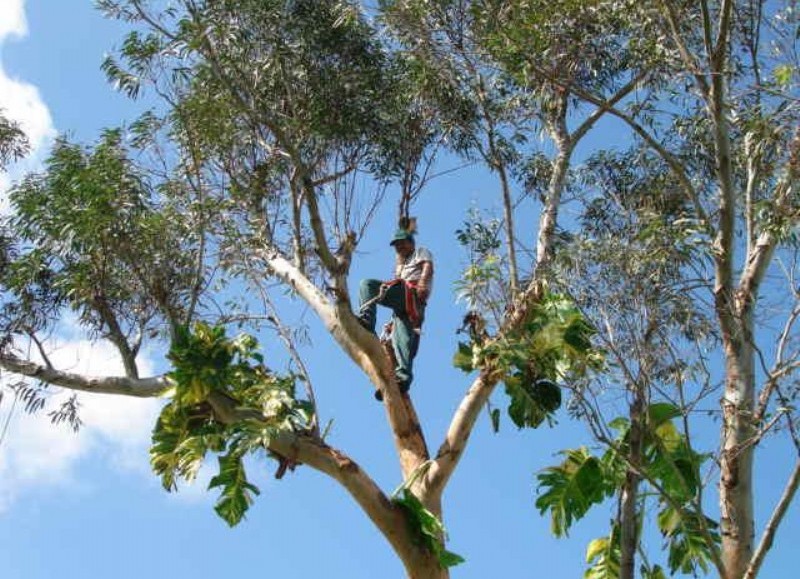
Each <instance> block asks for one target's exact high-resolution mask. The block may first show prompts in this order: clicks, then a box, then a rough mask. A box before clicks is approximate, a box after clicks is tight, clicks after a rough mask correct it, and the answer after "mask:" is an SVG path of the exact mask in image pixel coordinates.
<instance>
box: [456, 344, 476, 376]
mask: <svg viewBox="0 0 800 579" xmlns="http://www.w3.org/2000/svg"><path fill="white" fill-rule="evenodd" d="M453 366H455V367H456V368H458V369H459V370H461V371H462V372H467V373H469V372H472V371H473V370H474V368H473V366H472V348H471V347H470V345H469V344H465V343H464V342H459V343H458V350H457V351H456V353H455V354H454V355H453Z"/></svg>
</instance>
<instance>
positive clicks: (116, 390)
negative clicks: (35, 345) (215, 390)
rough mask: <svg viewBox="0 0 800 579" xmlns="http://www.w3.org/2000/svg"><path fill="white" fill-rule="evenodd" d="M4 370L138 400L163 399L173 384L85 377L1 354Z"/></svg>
mask: <svg viewBox="0 0 800 579" xmlns="http://www.w3.org/2000/svg"><path fill="white" fill-rule="evenodd" d="M0 368H3V369H4V370H7V371H9V372H11V373H13V374H19V375H21V376H26V377H28V378H34V379H36V380H41V381H42V382H46V383H47V384H52V385H54V386H61V387H62V388H67V389H69V390H80V391H82V392H92V393H96V394H121V395H123V396H134V397H137V398H153V397H156V396H161V395H162V394H164V392H165V391H166V390H168V389H169V388H170V387H171V383H170V381H169V379H168V378H167V377H166V376H153V377H151V378H132V377H129V376H84V375H81V374H74V373H72V372H62V371H60V370H56V369H54V368H52V367H47V366H42V365H40V364H36V363H34V362H31V361H29V360H23V359H21V358H18V357H16V356H14V355H13V354H10V353H7V352H4V353H0Z"/></svg>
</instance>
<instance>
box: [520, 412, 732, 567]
mask: <svg viewBox="0 0 800 579" xmlns="http://www.w3.org/2000/svg"><path fill="white" fill-rule="evenodd" d="M679 416H680V411H679V410H678V409H677V408H676V407H674V406H672V405H671V404H667V403H653V404H651V405H650V406H649V407H648V408H647V412H646V419H645V422H644V425H643V430H644V439H643V456H642V464H641V465H639V466H638V467H637V470H638V472H637V474H641V475H642V476H643V477H644V480H645V483H646V484H649V485H650V486H651V487H652V490H654V491H655V496H656V497H657V502H658V505H659V512H658V515H657V518H656V519H657V525H658V528H659V530H660V531H661V533H662V535H663V536H664V541H665V547H666V550H667V558H668V560H667V563H668V566H669V569H670V571H671V572H673V573H674V572H676V571H680V572H682V573H695V572H696V571H697V570H698V569H699V570H702V571H703V572H706V571H707V570H708V568H709V564H710V562H711V560H712V554H713V552H714V550H716V549H717V548H718V545H719V542H720V536H719V534H718V532H717V531H716V528H717V523H716V522H715V521H713V520H712V519H710V518H708V517H706V516H705V515H704V514H702V513H698V512H697V510H696V506H695V505H696V499H697V497H698V492H699V489H700V487H701V484H702V481H701V480H700V467H701V465H702V463H703V462H704V461H705V460H706V459H707V458H708V457H707V456H705V455H701V454H698V453H696V452H695V451H694V450H692V448H691V447H690V446H689V443H688V441H687V439H686V436H685V435H683V434H681V433H680V432H679V431H678V429H677V427H676V426H675V424H674V422H673V420H674V419H675V418H677V417H679ZM611 426H612V427H613V428H615V429H616V430H617V432H618V435H617V438H616V441H615V443H614V445H613V446H612V447H611V448H610V449H609V450H608V451H606V452H605V453H604V454H603V455H602V456H600V457H596V456H594V455H593V454H592V453H590V452H589V451H588V450H587V449H586V448H579V449H572V450H566V451H564V452H563V454H564V455H565V457H566V458H565V459H564V461H563V462H562V463H561V464H559V465H557V466H553V467H548V468H546V469H544V470H543V471H542V472H541V473H539V474H538V475H537V480H538V482H539V491H540V494H539V496H538V498H537V500H536V506H537V508H538V509H539V510H540V512H541V513H542V514H544V513H549V514H550V520H551V530H552V532H553V534H554V535H556V536H558V537H561V536H565V535H567V534H568V531H569V529H570V527H571V526H572V525H573V524H574V522H576V521H578V520H580V519H581V518H583V517H584V516H585V515H586V514H587V513H588V512H589V510H590V509H591V508H592V507H593V506H596V505H599V504H601V503H603V502H605V501H606V500H607V499H608V498H610V497H612V496H613V495H614V494H615V493H616V492H617V491H618V489H620V488H622V486H623V484H624V482H625V477H626V474H627V472H628V471H629V469H630V465H629V463H628V461H627V460H626V458H625V457H626V456H628V453H629V448H628V440H629V436H630V422H629V420H628V419H627V418H622V417H620V418H617V419H616V420H614V421H612V423H611ZM642 496H644V493H643V495H642ZM642 510H644V509H642ZM701 518H702V519H701ZM598 541H600V540H598ZM616 541H617V543H616V544H615V543H614V531H613V530H612V535H611V538H606V539H603V540H602V541H601V542H593V543H592V545H590V548H589V552H588V553H587V561H588V562H592V561H594V564H593V565H594V567H597V569H596V570H595V571H592V573H595V574H593V575H586V576H587V577H589V576H591V577H595V576H596V577H604V576H605V575H603V573H604V572H605V571H604V570H606V568H607V567H608V566H609V565H611V564H612V562H613V561H617V565H618V556H616V555H612V554H609V553H608V549H609V548H610V547H614V548H615V549H617V550H618V549H619V545H618V539H616ZM709 541H710V542H709ZM615 545H616V546H615ZM615 557H617V558H616V559H615ZM598 573H599V574H598Z"/></svg>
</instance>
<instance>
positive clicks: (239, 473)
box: [208, 452, 260, 527]
mask: <svg viewBox="0 0 800 579" xmlns="http://www.w3.org/2000/svg"><path fill="white" fill-rule="evenodd" d="M216 487H221V488H222V491H221V493H220V497H219V499H218V500H217V503H216V505H215V506H214V510H215V511H216V512H217V514H218V515H219V516H220V517H222V519H224V520H225V522H226V523H228V525H230V526H231V527H233V526H236V525H237V524H239V522H240V521H241V520H242V519H243V518H244V515H245V513H246V512H247V510H248V509H249V508H250V505H251V504H253V495H254V494H255V495H258V494H260V493H259V490H258V488H257V487H256V486H255V485H252V484H250V483H249V482H248V480H247V473H246V472H245V468H244V463H243V462H242V457H241V456H240V455H239V454H237V453H233V452H229V453H228V454H226V455H223V456H220V457H219V474H217V475H216V476H215V477H213V478H212V479H211V481H210V482H209V483H208V488H209V490H210V489H212V488H216Z"/></svg>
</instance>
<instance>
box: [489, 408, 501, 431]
mask: <svg viewBox="0 0 800 579" xmlns="http://www.w3.org/2000/svg"><path fill="white" fill-rule="evenodd" d="M489 417H490V418H491V420H492V430H493V431H494V432H495V434H496V433H498V432H500V409H499V408H493V409H492V411H491V412H490V413H489Z"/></svg>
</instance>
